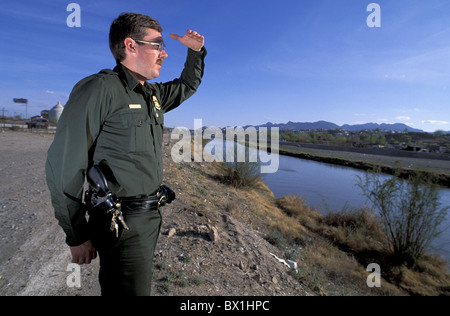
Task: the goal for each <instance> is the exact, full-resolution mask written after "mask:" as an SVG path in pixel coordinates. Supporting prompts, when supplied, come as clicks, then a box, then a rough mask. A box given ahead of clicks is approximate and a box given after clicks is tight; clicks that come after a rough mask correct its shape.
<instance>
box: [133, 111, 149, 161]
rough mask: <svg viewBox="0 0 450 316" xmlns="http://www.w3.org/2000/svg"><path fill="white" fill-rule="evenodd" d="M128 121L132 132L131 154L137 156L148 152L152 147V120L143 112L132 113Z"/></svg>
mask: <svg viewBox="0 0 450 316" xmlns="http://www.w3.org/2000/svg"><path fill="white" fill-rule="evenodd" d="M127 120H128V123H129V126H130V128H131V131H132V135H131V136H132V138H131V139H130V148H129V150H130V152H131V153H137V154H140V153H146V152H148V151H149V150H150V147H152V146H151V144H152V140H151V130H150V118H149V117H148V115H147V114H146V113H145V112H143V111H132V112H131V113H130V115H129V116H128V117H127Z"/></svg>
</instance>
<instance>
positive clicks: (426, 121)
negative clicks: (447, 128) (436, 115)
mask: <svg viewBox="0 0 450 316" xmlns="http://www.w3.org/2000/svg"><path fill="white" fill-rule="evenodd" d="M422 124H433V125H446V124H449V123H448V122H447V121H436V120H423V121H422Z"/></svg>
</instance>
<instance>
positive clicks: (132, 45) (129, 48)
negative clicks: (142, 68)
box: [123, 37, 137, 54]
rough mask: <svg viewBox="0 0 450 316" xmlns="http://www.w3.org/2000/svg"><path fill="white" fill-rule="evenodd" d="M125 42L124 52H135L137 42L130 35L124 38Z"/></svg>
mask: <svg viewBox="0 0 450 316" xmlns="http://www.w3.org/2000/svg"><path fill="white" fill-rule="evenodd" d="M123 42H124V44H125V53H126V54H135V53H136V46H137V43H136V42H135V41H134V39H132V38H131V37H127V38H126V39H124V41H123Z"/></svg>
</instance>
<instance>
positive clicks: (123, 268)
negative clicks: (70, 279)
mask: <svg viewBox="0 0 450 316" xmlns="http://www.w3.org/2000/svg"><path fill="white" fill-rule="evenodd" d="M124 218H125V222H126V224H127V225H128V227H129V230H123V229H120V234H119V238H118V239H117V238H116V237H115V236H114V234H113V233H111V231H110V230H109V227H110V226H109V224H110V222H109V223H108V222H107V221H104V220H101V219H95V218H94V220H93V221H92V224H93V225H92V226H91V227H92V228H93V229H94V230H95V231H94V232H93V234H94V236H95V237H94V238H93V242H94V246H96V247H97V250H98V252H99V256H100V273H99V281H100V287H101V291H102V296H112V295H120V296H149V295H150V292H151V281H152V270H153V254H154V251H155V247H156V242H157V240H158V236H159V231H160V227H161V213H160V212H159V211H150V212H146V213H142V214H134V215H126V216H125V215H124Z"/></svg>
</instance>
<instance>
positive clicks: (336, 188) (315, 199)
mask: <svg viewBox="0 0 450 316" xmlns="http://www.w3.org/2000/svg"><path fill="white" fill-rule="evenodd" d="M279 161H280V166H279V169H278V171H277V172H276V173H272V174H265V175H263V180H264V182H265V183H266V185H267V186H268V187H269V188H270V189H271V190H272V192H273V193H274V194H275V196H276V197H283V196H285V195H288V194H293V195H298V196H302V197H303V198H305V200H306V203H307V204H308V205H309V206H311V207H313V208H314V209H316V210H318V211H319V212H321V213H327V212H330V211H332V212H339V211H341V210H343V209H344V208H349V207H350V208H360V207H364V206H370V202H369V201H368V200H367V198H365V197H364V196H363V195H362V192H361V189H360V188H358V187H357V186H356V181H357V176H360V177H364V175H365V172H364V171H361V170H357V169H353V168H348V167H342V166H335V165H331V164H326V163H321V162H316V161H311V160H304V159H299V158H294V157H288V156H280V159H279ZM386 177H388V176H386ZM439 193H440V203H441V207H444V206H449V205H450V189H448V188H441V189H440V191H439ZM449 227H450V214H447V219H446V221H445V222H444V223H443V225H442V228H447V229H446V230H445V231H444V233H443V234H442V235H441V236H440V237H439V239H438V240H437V241H436V242H435V243H434V244H433V247H434V248H435V249H434V251H435V252H437V253H439V254H441V255H442V257H444V258H445V259H446V260H447V262H449V266H450V228H449Z"/></svg>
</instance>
